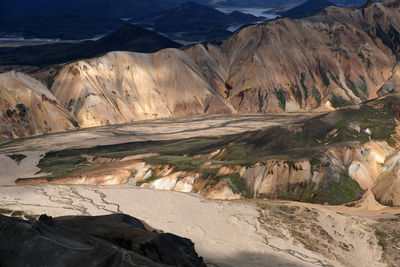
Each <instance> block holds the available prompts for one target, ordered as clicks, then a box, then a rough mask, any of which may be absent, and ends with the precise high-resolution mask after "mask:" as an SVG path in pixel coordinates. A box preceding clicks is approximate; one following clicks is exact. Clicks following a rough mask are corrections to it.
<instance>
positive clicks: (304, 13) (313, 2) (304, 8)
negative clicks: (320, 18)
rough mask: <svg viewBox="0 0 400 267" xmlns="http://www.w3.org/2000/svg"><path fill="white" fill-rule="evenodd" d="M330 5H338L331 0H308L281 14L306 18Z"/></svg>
mask: <svg viewBox="0 0 400 267" xmlns="http://www.w3.org/2000/svg"><path fill="white" fill-rule="evenodd" d="M328 6H336V4H335V3H333V2H331V1H329V0H308V1H307V2H305V3H303V4H301V5H299V6H296V7H294V8H292V9H290V10H287V11H285V12H283V13H281V14H280V15H281V16H282V17H289V18H304V17H309V16H312V15H315V14H316V13H318V12H319V11H321V10H322V9H324V8H326V7H328Z"/></svg>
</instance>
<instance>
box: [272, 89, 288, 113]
mask: <svg viewBox="0 0 400 267" xmlns="http://www.w3.org/2000/svg"><path fill="white" fill-rule="evenodd" d="M275 96H276V99H278V102H279V107H280V108H281V109H282V110H285V109H286V99H287V97H288V95H287V93H286V92H285V91H284V90H282V89H279V90H276V91H275Z"/></svg>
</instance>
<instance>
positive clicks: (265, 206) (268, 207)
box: [257, 202, 272, 210]
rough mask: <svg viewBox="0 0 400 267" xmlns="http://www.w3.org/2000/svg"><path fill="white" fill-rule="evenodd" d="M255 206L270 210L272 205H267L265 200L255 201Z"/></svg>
mask: <svg viewBox="0 0 400 267" xmlns="http://www.w3.org/2000/svg"><path fill="white" fill-rule="evenodd" d="M257 207H259V208H260V209H262V210H270V209H272V207H271V206H270V205H268V204H267V203H265V202H257Z"/></svg>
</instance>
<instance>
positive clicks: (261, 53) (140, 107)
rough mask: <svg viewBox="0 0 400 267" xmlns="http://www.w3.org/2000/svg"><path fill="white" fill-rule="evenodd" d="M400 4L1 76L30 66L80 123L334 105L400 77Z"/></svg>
mask: <svg viewBox="0 0 400 267" xmlns="http://www.w3.org/2000/svg"><path fill="white" fill-rule="evenodd" d="M398 10H399V2H398V1H392V0H388V1H386V2H384V3H374V4H370V5H368V6H366V7H363V8H361V9H344V8H338V7H329V8H327V9H325V10H324V11H323V12H320V13H318V14H317V15H315V16H313V17H310V18H305V19H301V20H291V19H287V18H284V19H277V20H274V21H270V22H266V23H262V24H259V25H254V26H249V27H245V28H243V29H242V30H240V31H238V32H236V33H235V34H234V35H233V36H232V37H231V38H229V39H227V40H225V41H223V42H221V43H206V44H198V45H194V46H189V47H185V48H183V49H180V50H177V49H166V50H162V51H160V52H157V53H154V54H139V53H127V52H111V53H109V54H107V55H105V56H102V57H99V58H93V59H89V60H83V61H78V62H74V63H70V64H65V65H59V66H55V67H50V68H47V69H44V70H41V71H36V72H34V73H29V74H21V73H18V72H17V73H16V74H5V76H4V77H8V76H10V75H11V76H12V75H14V76H16V77H19V76H24V75H28V76H30V77H32V78H33V79H35V80H36V81H34V82H33V84H35V83H42V84H43V86H44V87H47V88H48V89H49V91H50V92H51V94H53V95H54V97H55V98H56V99H57V101H58V102H59V103H61V105H62V106H63V107H64V111H65V112H68V113H69V114H70V116H72V117H73V118H74V120H75V121H77V122H78V126H79V127H88V126H99V125H107V124H115V123H126V122H131V121H136V120H142V119H151V118H164V117H176V116H184V115H185V116H186V115H203V114H220V113H223V114H229V113H258V112H260V113H264V112H294V111H299V112H300V111H310V110H330V109H332V108H339V107H343V106H349V105H355V104H359V103H361V102H363V101H365V100H369V99H373V98H375V97H377V96H381V95H384V94H386V93H387V92H389V91H391V90H393V89H394V88H395V87H396V86H397V84H398V68H397V61H398V60H397V59H398V52H399V51H398V47H399V40H400V39H399V29H400V18H399V16H398ZM29 86H33V85H28V88H29ZM1 89H2V91H4V90H8V91H10V90H11V91H12V90H15V88H12V87H10V88H4V87H2V88H1ZM50 92H49V93H50ZM18 104H23V105H25V106H28V104H27V103H24V102H21V103H18ZM105 110H107V112H104V111H105ZM6 111H7V109H5V110H4V111H3V112H2V114H1V116H2V117H6V116H7V115H6V113H5V112H6ZM41 119H43V120H46V121H47V118H46V116H45V117H42V118H41ZM8 127H14V126H8ZM62 127H64V126H63V125H60V126H59V128H62ZM68 127H69V126H68ZM64 128H65V129H67V128H66V127H64ZM29 130H30V129H25V132H28V131H29ZM52 131H53V132H54V131H55V128H54V129H53V130H52ZM21 132H24V131H21ZM4 135H5V134H3V136H4ZM20 136H26V135H24V134H22V135H20Z"/></svg>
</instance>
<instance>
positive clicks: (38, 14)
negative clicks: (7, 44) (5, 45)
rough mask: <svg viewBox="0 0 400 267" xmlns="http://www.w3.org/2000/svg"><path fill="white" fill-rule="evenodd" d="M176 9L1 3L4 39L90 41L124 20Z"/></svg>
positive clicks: (148, 2)
mask: <svg viewBox="0 0 400 267" xmlns="http://www.w3.org/2000/svg"><path fill="white" fill-rule="evenodd" d="M175 6H176V5H175V4H174V3H172V2H169V1H168V0H56V1H54V0H29V1H28V0H0V37H4V36H22V37H24V38H60V39H64V40H80V39H89V38H92V37H94V36H96V35H100V34H106V33H109V32H111V31H113V30H115V29H116V28H117V27H119V25H120V24H121V18H140V17H144V16H149V15H153V14H157V13H160V12H162V11H165V10H168V9H171V8H173V7H175Z"/></svg>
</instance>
